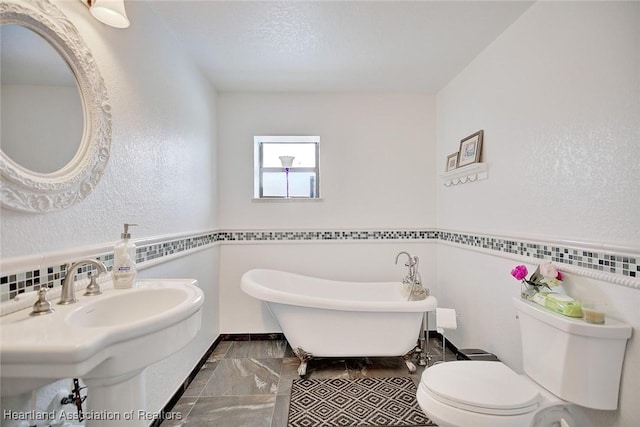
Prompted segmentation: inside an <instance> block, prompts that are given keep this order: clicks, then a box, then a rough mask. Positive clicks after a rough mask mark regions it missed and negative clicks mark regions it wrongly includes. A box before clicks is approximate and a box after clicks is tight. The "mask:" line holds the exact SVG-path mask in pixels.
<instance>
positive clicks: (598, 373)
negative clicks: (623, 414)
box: [513, 298, 631, 410]
mask: <svg viewBox="0 0 640 427" xmlns="http://www.w3.org/2000/svg"><path fill="white" fill-rule="evenodd" d="M513 301H514V304H515V307H516V310H517V311H518V318H519V321H520V331H521V334H522V365H523V368H524V372H525V373H526V374H527V375H528V376H529V377H531V378H532V379H533V380H534V381H536V382H537V383H538V384H540V385H541V386H543V387H544V388H545V389H547V390H549V391H550V392H552V393H553V394H555V395H556V396H558V397H560V398H561V399H564V400H566V401H569V402H572V403H575V404H578V405H581V406H586V407H588V408H594V409H603V410H614V409H617V407H618V391H619V389H620V374H621V372H622V361H623V359H624V353H625V347H626V343H627V339H629V337H630V336H631V327H630V326H629V325H625V324H624V323H621V322H618V321H616V320H613V319H610V318H607V319H606V321H605V324H604V325H595V324H591V323H587V322H585V321H584V320H582V319H575V318H570V317H566V316H562V315H560V314H556V313H553V312H551V311H549V310H546V309H544V308H543V307H541V306H539V305H537V304H535V303H533V302H530V301H526V300H522V299H518V298H514V299H513Z"/></svg>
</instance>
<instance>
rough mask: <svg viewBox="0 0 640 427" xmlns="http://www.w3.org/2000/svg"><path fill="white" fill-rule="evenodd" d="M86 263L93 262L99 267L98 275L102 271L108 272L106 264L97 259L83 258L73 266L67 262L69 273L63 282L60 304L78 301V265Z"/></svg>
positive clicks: (92, 263)
mask: <svg viewBox="0 0 640 427" xmlns="http://www.w3.org/2000/svg"><path fill="white" fill-rule="evenodd" d="M85 264H91V265H93V266H94V267H95V268H97V269H98V276H99V275H100V274H101V273H106V272H107V268H106V267H105V266H104V264H103V263H101V262H100V261H97V260H95V259H83V260H80V261H77V262H75V263H73V264H72V265H71V266H69V264H67V275H66V276H65V277H64V281H63V282H62V292H61V294H60V301H58V304H73V303H74V302H77V301H78V300H76V287H75V280H74V279H75V275H76V270H77V269H78V267H80V266H81V265H85Z"/></svg>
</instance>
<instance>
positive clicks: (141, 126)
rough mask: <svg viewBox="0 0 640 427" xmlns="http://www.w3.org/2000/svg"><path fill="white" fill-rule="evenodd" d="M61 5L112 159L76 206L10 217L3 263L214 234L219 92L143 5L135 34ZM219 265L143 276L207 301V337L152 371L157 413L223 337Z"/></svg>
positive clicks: (176, 267)
mask: <svg viewBox="0 0 640 427" xmlns="http://www.w3.org/2000/svg"><path fill="white" fill-rule="evenodd" d="M54 3H55V4H56V5H57V6H58V7H59V8H60V9H61V10H62V11H63V13H65V15H67V17H68V18H69V19H70V20H71V21H72V22H73V23H74V25H76V27H77V28H78V30H79V31H80V34H81V35H82V37H83V39H84V41H85V43H86V44H87V45H88V46H89V48H90V50H91V51H92V53H93V55H94V58H95V61H96V63H97V65H98V68H99V70H100V72H101V74H102V77H103V78H104V81H105V85H106V88H107V91H108V94H109V99H110V103H111V110H112V114H113V115H112V119H113V123H112V125H113V139H112V144H111V157H110V159H109V163H108V165H107V169H106V171H105V174H104V175H103V177H102V180H101V182H100V184H99V185H98V187H97V188H96V190H95V191H94V192H93V193H92V194H91V195H90V196H89V197H88V198H87V199H85V200H84V201H82V202H81V203H79V204H78V205H76V206H73V207H71V208H69V209H66V210H64V211H60V212H55V213H48V214H44V215H34V214H24V213H18V212H13V211H10V210H6V209H2V212H1V214H2V217H1V221H0V227H1V251H2V252H1V256H2V258H7V257H16V256H22V255H35V254H40V253H47V252H53V251H63V250H68V249H78V248H80V247H82V246H85V245H95V244H98V243H105V242H113V241H115V240H117V239H119V236H120V233H121V229H122V224H123V223H125V222H135V223H138V224H140V227H137V228H135V229H132V234H133V237H134V239H135V238H142V237H149V236H160V235H167V234H176V233H185V232H189V231H199V230H210V229H215V228H216V227H217V223H216V222H217V217H216V213H217V207H216V203H217V202H216V200H217V169H216V162H217V157H216V156H217V154H216V120H215V115H216V111H215V91H214V90H213V88H212V87H211V86H210V84H209V83H208V82H207V81H206V80H205V79H204V78H203V77H202V76H201V75H200V73H199V72H198V70H196V69H195V68H194V66H193V65H192V63H191V62H190V61H188V60H187V58H186V57H185V56H184V54H183V50H182V49H180V47H179V46H176V44H175V42H174V41H173V40H174V39H173V38H172V37H171V34H170V33H168V32H167V31H166V30H164V29H163V28H162V27H161V26H160V25H158V20H157V18H156V17H155V16H154V15H153V13H152V12H151V11H150V10H149V8H148V6H147V5H146V4H145V3H144V2H129V3H127V13H128V15H129V18H130V19H131V21H132V26H131V27H130V28H129V29H127V30H126V31H122V30H116V29H113V28H110V27H107V26H104V25H102V24H100V23H99V22H98V21H96V20H95V19H94V18H93V17H91V15H90V14H89V11H88V10H87V8H86V6H84V5H83V4H82V3H81V2H78V1H73V2H72V1H55V0H54ZM217 259H218V249H217V248H215V249H211V250H207V251H204V252H199V253H197V254H195V255H191V256H187V257H184V258H180V259H178V260H174V261H172V262H170V263H168V264H166V265H161V266H158V267H153V268H150V269H148V270H144V271H143V272H142V273H141V276H143V277H189V278H196V279H198V280H199V281H200V286H201V287H202V288H203V290H204V292H205V294H206V296H207V302H206V304H207V308H206V309H205V311H204V318H203V327H202V331H201V332H200V335H199V337H198V338H197V339H196V340H195V341H194V342H193V343H191V344H190V345H189V346H188V347H187V348H185V349H184V350H182V351H181V352H179V353H178V354H177V355H176V356H173V357H172V358H170V359H167V360H166V361H164V362H160V363H159V364H157V365H154V366H153V367H151V368H150V369H149V372H148V374H147V376H146V380H147V388H148V392H147V399H148V409H149V410H150V411H158V410H160V409H161V408H162V406H163V405H164V404H165V403H166V402H167V400H168V399H170V398H171V396H172V394H173V393H174V392H175V390H176V388H177V384H179V383H180V382H181V381H183V380H184V378H185V377H186V375H187V373H188V372H189V371H190V370H191V369H192V368H193V367H194V366H195V364H196V363H197V362H198V360H199V359H200V357H202V355H203V353H204V351H205V350H206V349H207V348H208V347H209V346H210V345H211V343H212V342H213V340H214V339H215V337H217V336H218V334H219V324H218V318H217V306H218V284H217V279H218V266H217ZM50 392H51V391H50V390H43V391H42V393H44V394H47V393H50ZM6 405H11V406H10V408H12V409H17V408H20V407H22V408H25V409H30V406H29V405H28V402H16V399H10V400H4V399H3V402H2V407H3V409H5V408H7V406H6ZM21 405H22V406H21Z"/></svg>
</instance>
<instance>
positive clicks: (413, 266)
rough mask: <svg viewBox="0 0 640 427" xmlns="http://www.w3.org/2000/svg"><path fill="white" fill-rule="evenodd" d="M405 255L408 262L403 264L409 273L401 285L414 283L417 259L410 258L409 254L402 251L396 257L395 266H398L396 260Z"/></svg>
mask: <svg viewBox="0 0 640 427" xmlns="http://www.w3.org/2000/svg"><path fill="white" fill-rule="evenodd" d="M402 254H404V255H406V256H407V258H409V260H408V261H407V263H406V264H405V266H407V267H409V273H408V274H407V275H406V276H405V278H404V279H402V283H414V282H415V278H416V266H417V265H418V257H412V256H411V255H410V254H409V252H405V251H402V252H400V253H399V254H398V255H396V264H398V258H400V255H402Z"/></svg>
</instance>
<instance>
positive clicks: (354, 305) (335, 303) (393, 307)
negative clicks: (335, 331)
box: [240, 268, 437, 312]
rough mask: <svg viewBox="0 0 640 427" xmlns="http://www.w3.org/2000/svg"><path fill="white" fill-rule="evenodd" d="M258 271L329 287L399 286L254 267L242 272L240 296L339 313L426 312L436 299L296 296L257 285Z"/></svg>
mask: <svg viewBox="0 0 640 427" xmlns="http://www.w3.org/2000/svg"><path fill="white" fill-rule="evenodd" d="M261 272H268V273H270V274H272V273H275V274H283V275H288V276H291V277H294V278H300V279H301V280H304V279H307V280H309V279H312V280H316V281H323V282H328V283H333V284H342V285H347V286H348V285H349V284H351V283H352V284H361V285H362V284H367V283H375V284H381V285H387V284H388V285H393V286H396V285H397V286H402V284H401V283H400V282H349V281H342V280H340V281H338V280H330V279H323V278H319V277H313V276H305V275H302V274H298V273H291V272H288V271H283V270H275V269H267V268H254V269H251V270H249V271H247V272H245V273H244V274H243V275H242V277H241V279H240V288H241V289H242V291H243V292H244V293H246V294H247V295H250V296H252V297H254V298H256V299H259V300H261V301H265V302H275V303H280V304H289V305H295V306H301V307H313V308H321V309H326V310H340V311H369V312H427V311H433V310H435V309H436V306H437V300H436V298H435V297H434V296H429V297H427V298H426V299H424V300H422V301H404V300H391V301H371V300H363V301H355V300H340V299H337V298H328V297H318V296H308V295H303V294H299V293H293V292H285V291H281V290H276V289H273V288H270V287H268V286H266V285H264V284H261V283H259V281H258V280H256V279H258V277H256V276H258V275H259V274H260V273H261Z"/></svg>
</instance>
